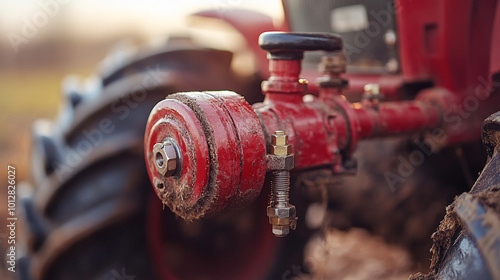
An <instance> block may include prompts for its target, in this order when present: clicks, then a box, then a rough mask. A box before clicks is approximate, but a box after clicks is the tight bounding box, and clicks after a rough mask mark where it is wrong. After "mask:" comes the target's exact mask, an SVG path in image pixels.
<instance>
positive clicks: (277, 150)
mask: <svg viewBox="0 0 500 280" xmlns="http://www.w3.org/2000/svg"><path fill="white" fill-rule="evenodd" d="M269 153H271V154H273V155H277V156H287V155H291V154H292V146H290V145H286V146H275V145H271V147H269Z"/></svg>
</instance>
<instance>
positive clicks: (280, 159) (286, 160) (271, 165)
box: [266, 154, 294, 170]
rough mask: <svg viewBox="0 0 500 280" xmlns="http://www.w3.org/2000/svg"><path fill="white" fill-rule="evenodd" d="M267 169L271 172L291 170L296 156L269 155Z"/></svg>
mask: <svg viewBox="0 0 500 280" xmlns="http://www.w3.org/2000/svg"><path fill="white" fill-rule="evenodd" d="M266 161H267V169H269V170H291V169H293V166H294V156H293V155H287V156H278V155H273V154H270V155H267V156H266Z"/></svg>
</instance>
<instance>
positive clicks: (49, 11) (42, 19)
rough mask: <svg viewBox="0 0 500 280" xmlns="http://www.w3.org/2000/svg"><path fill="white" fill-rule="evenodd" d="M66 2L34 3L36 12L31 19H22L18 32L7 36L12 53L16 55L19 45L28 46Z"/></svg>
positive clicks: (61, 0) (44, 0)
mask: <svg viewBox="0 0 500 280" xmlns="http://www.w3.org/2000/svg"><path fill="white" fill-rule="evenodd" d="M68 2H69V0H38V1H37V2H36V4H37V6H38V10H37V11H35V12H34V13H33V14H32V15H31V17H24V18H22V21H23V23H22V25H21V26H20V28H19V31H18V32H14V31H11V32H9V33H8V34H7V38H8V39H9V42H10V45H11V47H12V49H13V50H14V52H15V53H18V52H19V48H20V46H21V45H23V44H28V43H29V40H31V39H33V38H34V37H35V36H36V35H37V34H38V32H39V31H40V29H42V28H44V27H45V26H46V25H47V24H48V22H49V19H50V18H53V17H55V16H56V15H57V13H59V11H60V9H61V5H65V4H67V3H68Z"/></svg>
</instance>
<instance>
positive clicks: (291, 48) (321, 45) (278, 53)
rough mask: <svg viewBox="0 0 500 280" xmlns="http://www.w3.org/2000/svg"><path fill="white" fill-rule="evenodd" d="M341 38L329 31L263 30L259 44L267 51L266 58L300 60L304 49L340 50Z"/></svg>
mask: <svg viewBox="0 0 500 280" xmlns="http://www.w3.org/2000/svg"><path fill="white" fill-rule="evenodd" d="M342 45H343V44H342V38H341V37H340V36H338V35H335V34H331V33H288V32H264V33H262V34H260V36H259V46H260V47H261V48H262V49H263V50H265V51H268V52H269V54H268V59H277V60H300V59H302V58H303V57H304V51H328V52H333V51H339V50H342Z"/></svg>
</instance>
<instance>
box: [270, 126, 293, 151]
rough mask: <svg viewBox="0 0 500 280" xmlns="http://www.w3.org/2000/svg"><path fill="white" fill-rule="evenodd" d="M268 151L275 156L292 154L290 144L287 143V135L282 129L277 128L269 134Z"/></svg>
mask: <svg viewBox="0 0 500 280" xmlns="http://www.w3.org/2000/svg"><path fill="white" fill-rule="evenodd" d="M269 152H270V153H271V154H273V155H277V156H288V155H291V154H292V146H290V145H288V136H287V135H286V134H285V132H284V131H281V130H277V131H276V132H275V133H274V134H273V135H271V147H269Z"/></svg>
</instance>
